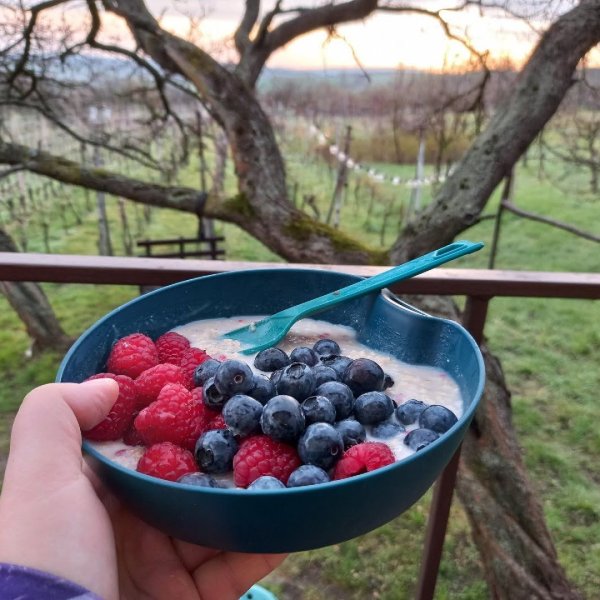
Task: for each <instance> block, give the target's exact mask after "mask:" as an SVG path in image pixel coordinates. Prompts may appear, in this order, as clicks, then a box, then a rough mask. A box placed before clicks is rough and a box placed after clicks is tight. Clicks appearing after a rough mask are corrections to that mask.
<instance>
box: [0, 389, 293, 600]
mask: <svg viewBox="0 0 600 600" xmlns="http://www.w3.org/2000/svg"><path fill="white" fill-rule="evenodd" d="M117 395H118V384H117V383H116V382H115V381H113V380H111V379H97V380H92V381H88V382H85V383H81V384H76V383H61V384H48V385H44V386H41V387H39V388H36V389H35V390H33V391H32V392H30V393H29V394H28V395H27V397H26V398H25V399H24V401H23V404H22V405H21V408H20V409H19V412H18V413H17V416H16V417H15V422H14V425H13V429H12V435H11V446H10V453H9V458H8V463H7V466H6V473H5V477H4V483H3V489H2V495H1V496H0V562H8V563H15V564H20V565H25V566H28V567H33V568H36V569H39V570H41V571H46V572H49V573H53V574H55V575H58V576H60V577H64V578H65V579H68V580H71V581H74V582H76V583H78V584H80V585H81V586H83V587H85V588H87V589H88V590H90V591H92V592H94V593H96V594H98V595H99V596H101V597H102V598H105V599H106V600H113V599H115V600H116V599H119V598H120V599H122V600H134V599H135V600H138V599H146V598H148V599H157V600H162V599H163V598H164V599H167V598H168V599H171V598H179V599H180V600H188V599H189V600H200V599H202V600H211V599H214V600H227V599H231V600H236V599H237V598H239V597H240V596H241V595H242V594H243V593H244V592H245V591H246V590H247V589H248V588H250V587H251V585H252V584H253V583H255V582H256V581H258V580H259V579H261V578H262V577H264V576H265V575H267V574H268V573H269V572H270V571H272V570H273V569H274V568H275V567H276V566H277V565H278V564H279V563H281V561H282V560H283V558H284V556H283V555H258V554H242V553H232V552H221V551H218V550H213V549H209V548H203V547H200V546H195V545H193V544H188V543H186V542H182V541H179V540H175V539H173V538H170V537H168V536H166V535H164V534H162V533H160V532H159V531H157V530H156V529H154V528H152V527H150V526H149V525H147V524H146V523H144V522H143V521H141V520H139V519H137V518H136V517H135V516H133V515H132V514H131V513H129V511H127V510H126V509H125V508H124V507H123V506H121V505H120V504H119V503H118V502H117V501H116V499H115V498H114V497H112V496H111V495H110V494H108V493H107V492H106V490H104V489H103V488H102V486H101V485H100V484H99V483H98V481H97V480H96V478H95V477H94V474H93V473H92V472H91V470H90V469H89V468H88V466H87V465H86V463H85V461H84V460H83V457H82V454H81V430H83V431H85V430H87V429H90V428H92V427H93V426H95V425H96V424H97V423H99V422H100V421H101V420H102V419H103V418H104V417H105V416H106V414H107V413H108V411H109V410H110V407H111V406H112V405H113V404H114V402H115V400H116V398H117Z"/></svg>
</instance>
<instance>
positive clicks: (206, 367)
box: [194, 358, 221, 387]
mask: <svg viewBox="0 0 600 600" xmlns="http://www.w3.org/2000/svg"><path fill="white" fill-rule="evenodd" d="M220 364H221V361H220V360H215V359H214V358H209V359H208V360H205V361H204V362H203V363H200V364H199V365H198V366H197V367H196V369H195V370H194V385H195V386H196V387H201V386H203V385H204V384H205V383H206V382H207V381H208V380H209V379H210V378H211V377H214V376H215V373H216V372H217V367H218V366H219V365H220Z"/></svg>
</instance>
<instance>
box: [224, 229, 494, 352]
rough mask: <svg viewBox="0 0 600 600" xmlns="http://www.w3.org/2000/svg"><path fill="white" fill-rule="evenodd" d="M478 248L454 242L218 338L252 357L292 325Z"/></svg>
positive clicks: (272, 343)
mask: <svg viewBox="0 0 600 600" xmlns="http://www.w3.org/2000/svg"><path fill="white" fill-rule="evenodd" d="M481 248H483V243H482V242H468V241H466V240H460V241H458V242H454V243H452V244H449V245H448V246H444V247H443V248H439V249H438V250H434V251H433V252H429V253H428V254H424V255H423V256H420V257H419V258H415V259H414V260H411V261H409V262H407V263H404V264H403V265H399V266H397V267H394V268H393V269H389V270H388V271H384V272H383V273H380V274H379V275H374V276H373V277H369V278H367V279H364V280H363V281H359V282H358V283H354V284H352V285H349V286H348V287H345V288H341V289H339V290H336V291H335V292H329V293H328V294H325V295H324V296H319V297H318V298H315V299H313V300H308V301H307V302H302V304H297V305H296V306H291V307H290V308H286V309H285V310H282V311H280V312H278V313H275V314H274V315H271V316H270V317H266V318H265V319H262V320H261V321H257V322H256V323H251V324H250V325H246V326H245V327H240V328H239V329H234V330H233V331H228V332H227V333H224V334H223V335H222V336H221V337H223V338H228V339H231V340H237V341H238V342H241V343H242V344H244V345H246V346H247V347H246V348H243V349H242V350H240V352H241V353H242V354H254V353H255V352H259V351H260V350H264V349H265V348H270V347H271V346H275V345H276V344H277V343H278V342H279V341H280V340H281V339H282V338H283V337H284V336H285V334H286V333H287V332H288V331H289V330H290V328H291V327H292V325H293V324H294V323H295V322H296V321H298V320H300V319H304V318H305V317H309V316H311V315H314V314H316V313H319V312H321V311H324V310H327V309H328V308H331V307H332V306H335V305H336V304H340V302H346V301H347V300H352V299H353V298H357V297H358V296H363V295H365V294H369V293H370V292H375V291H377V290H381V289H382V288H384V287H386V286H388V285H390V284H392V283H396V282H398V281H402V280H403V279H410V278H411V277H414V276H415V275H419V274H420V273H424V272H425V271H429V270H430V269H433V268H435V267H437V266H439V265H442V264H444V263H447V262H450V261H451V260H454V259H455V258H459V257H461V256H464V255H465V254H471V253H472V252H477V250H480V249H481Z"/></svg>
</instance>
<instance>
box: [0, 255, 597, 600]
mask: <svg viewBox="0 0 600 600" xmlns="http://www.w3.org/2000/svg"><path fill="white" fill-rule="evenodd" d="M272 267H282V268H316V269H325V270H328V271H338V272H343V273H350V274H355V275H360V276H364V277H369V276H372V275H376V274H377V273H380V272H381V271H384V270H385V269H386V268H389V267H363V266H348V265H307V264H293V265H288V264H279V263H248V262H233V261H213V260H204V261H203V260H196V261H191V260H179V259H160V258H121V257H100V256H72V255H60V254H52V255H49V254H24V253H1V252H0V281H38V282H55V283H92V284H125V285H137V286H145V285H167V284H169V283H174V282H176V281H182V280H184V279H190V278H192V277H199V276H202V275H209V274H213V273H223V272H228V271H239V270H242V269H250V268H252V269H267V268H272ZM390 290H391V291H392V292H394V293H397V294H435V295H453V296H465V297H466V304H465V310H464V312H463V318H462V324H463V325H464V327H465V328H466V329H467V330H468V331H469V332H470V333H471V335H472V336H473V337H474V338H475V340H476V341H477V343H481V341H482V340H483V331H484V328H485V322H486V318H487V310H488V305H489V302H490V300H491V299H492V298H494V297H496V296H513V297H515V296H519V297H530V298H572V299H587V300H598V299H600V274H598V273H559V272H532V271H501V270H478V269H442V268H438V269H435V270H434V271H429V272H428V273H423V274H422V275H419V276H417V277H414V278H412V279H408V280H406V281H403V282H400V283H397V284H394V285H392V286H390ZM459 453H460V450H459V451H458V452H457V453H456V454H455V455H454V457H453V458H452V459H451V461H450V463H449V464H448V466H447V467H446V469H445V470H444V472H443V473H442V475H441V476H440V478H439V479H438V481H437V483H436V485H435V489H434V494H433V499H432V503H431V507H430V512H429V519H428V524H427V534H426V542H425V547H424V551H423V560H422V563H421V572H420V576H419V584H418V588H417V595H416V597H417V598H418V599H419V600H431V599H432V598H433V595H434V591H435V585H436V580H437V574H438V570H439V565H440V561H441V556H442V550H443V545H444V538H445V535H446V528H447V524H448V517H449V514H450V505H451V503H452V496H453V493H454V484H455V481H456V473H457V470H458V463H459Z"/></svg>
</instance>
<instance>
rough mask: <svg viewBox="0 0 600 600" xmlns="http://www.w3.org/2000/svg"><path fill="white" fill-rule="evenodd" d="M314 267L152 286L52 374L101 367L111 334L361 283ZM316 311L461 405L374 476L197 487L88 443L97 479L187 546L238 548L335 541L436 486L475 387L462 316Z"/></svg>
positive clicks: (479, 380)
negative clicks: (455, 390)
mask: <svg viewBox="0 0 600 600" xmlns="http://www.w3.org/2000/svg"><path fill="white" fill-rule="evenodd" d="M358 280H359V278H358V277H354V276H351V275H346V274H341V273H336V272H331V271H326V270H316V269H314V270H313V269H277V268H273V269H258V270H247V271H237V272H231V273H225V274H219V275H210V276H205V277H200V278H197V279H192V280H188V281H184V282H181V283H178V284H174V285H171V286H167V287H164V288H161V289H159V290H156V291H154V292H150V293H148V294H145V295H143V296H140V297H139V298H136V299H135V300H133V301H131V302H129V303H127V304H125V305H123V306H121V307H119V308H117V309H115V310H114V311H112V312H111V313H109V314H108V315H106V316H105V317H103V318H102V319H100V320H99V321H97V322H96V323H95V324H94V325H93V326H92V327H90V328H89V329H88V330H87V331H86V332H85V333H83V334H82V335H81V337H80V338H79V339H78V340H77V341H76V342H75V344H74V345H73V347H72V348H71V349H70V350H69V352H68V354H67V355H66V356H65V358H64V360H63V362H62V364H61V367H60V369H59V372H58V375H57V380H58V381H73V382H80V381H83V380H85V379H86V378H87V377H89V376H90V375H92V374H94V373H97V372H100V371H103V370H104V368H105V363H106V359H107V356H108V353H109V351H110V348H111V347H112V345H113V344H114V342H115V341H116V340H118V339H119V338H121V337H123V336H125V335H128V334H130V333H134V332H138V331H139V332H143V333H146V334H147V335H149V336H150V337H152V338H153V339H156V338H157V337H158V336H159V335H161V334H162V333H164V332H166V331H168V330H170V329H172V328H174V327H177V326H179V325H183V324H186V323H189V322H190V321H194V320H198V319H209V318H217V317H231V316H236V315H268V314H272V313H274V312H277V311H279V310H282V309H284V308H287V307H289V306H292V305H294V304H298V303H300V302H303V301H305V300H308V299H311V298H314V297H317V296H320V295H322V294H325V293H328V292H332V291H334V290H336V289H338V288H341V287H343V286H346V285H350V284H352V283H354V282H356V281H358ZM315 318H318V319H322V320H325V321H329V322H331V323H334V324H341V325H347V326H350V327H353V328H354V329H355V330H356V332H357V339H358V341H359V342H361V343H363V344H365V345H367V346H370V347H372V348H374V349H376V350H380V351H383V352H387V353H390V354H392V355H393V356H395V357H396V358H398V359H400V360H402V361H405V362H408V363H411V364H417V365H425V366H431V367H437V368H440V369H443V370H444V371H446V372H447V373H449V374H450V375H451V376H452V377H453V378H454V380H455V381H456V382H457V384H458V386H459V388H460V391H461V395H462V398H463V401H464V413H463V415H462V416H461V417H460V419H459V421H458V423H456V424H455V425H454V426H453V427H452V428H451V429H450V430H449V431H448V432H447V433H446V434H444V435H443V436H441V437H440V438H439V439H438V440H436V441H435V442H433V443H432V444H430V445H429V446H428V447H427V448H425V449H423V450H421V451H419V452H417V453H415V454H414V455H412V456H409V457H408V458H406V459H404V460H401V461H398V462H396V463H395V464H393V465H390V466H388V467H384V468H382V469H379V470H377V471H373V472H371V473H366V474H364V475H359V476H356V477H352V478H349V479H345V480H341V481H335V482H331V483H327V484H320V485H314V486H307V487H301V488H293V489H286V490H274V491H253V492H249V491H247V490H235V489H213V488H198V487H192V486H187V485H181V484H177V483H171V482H168V481H163V480H160V479H156V478H153V477H149V476H146V475H143V474H141V473H137V472H135V471H132V470H129V469H126V468H124V467H121V466H119V465H117V464H116V463H114V462H112V461H110V460H108V459H106V458H105V457H103V456H102V455H101V454H100V453H99V452H97V451H96V450H94V449H93V448H92V447H91V446H90V445H89V444H88V443H86V442H84V450H85V451H86V452H87V453H88V454H89V456H90V457H91V459H92V461H93V462H94V464H95V467H96V468H97V471H98V473H99V475H100V477H101V478H102V479H103V481H104V482H105V484H106V485H107V486H108V487H110V488H111V490H112V491H113V492H114V493H115V494H116V495H117V496H118V497H119V498H120V499H121V500H122V501H123V502H124V503H125V504H127V505H128V506H129V507H130V508H131V509H132V510H133V511H134V512H135V513H136V514H137V515H139V516H140V517H141V518H143V519H144V520H146V521H147V522H148V523H150V524H152V525H153V526H155V527H157V528H158V529H160V530H162V531H164V532H165V533H167V534H169V535H172V536H173V537H176V538H179V539H183V540H186V541H189V542H192V543H196V544H200V545H203V546H209V547H214V548H219V549H223V550H233V551H241V552H292V551H300V550H307V549H312V548H318V547H322V546H326V545H330V544H334V543H339V542H342V541H345V540H348V539H350V538H353V537H355V536H358V535H362V534H364V533H366V532H368V531H370V530H372V529H375V528H377V527H379V526H380V525H382V524H384V523H386V522H388V521H390V520H391V519H393V518H394V517H396V516H398V515H399V514H401V513H402V512H404V511H405V510H407V509H408V508H409V507H410V506H411V505H412V504H414V503H415V502H416V501H417V500H418V499H419V498H420V497H421V496H422V495H423V494H424V493H425V492H426V491H427V489H428V488H429V487H430V486H431V485H432V483H433V482H434V481H435V480H436V478H437V477H438V476H439V475H440V473H441V471H442V470H443V468H444V466H445V465H446V464H447V463H448V461H449V460H450V458H451V457H452V455H453V453H454V452H455V450H456V449H457V448H458V446H459V444H460V442H461V440H462V438H463V437H464V435H465V432H466V429H467V427H468V424H469V422H470V421H471V419H472V417H473V414H474V412H475V409H476V407H477V404H478V402H479V399H480V396H481V393H482V390H483V384H484V367H483V361H482V357H481V353H480V351H479V348H478V347H477V344H476V343H475V342H474V340H473V339H472V338H471V336H470V335H469V334H468V333H467V332H466V331H465V330H464V329H463V328H462V327H461V326H460V325H458V324H456V323H454V322H452V321H447V320H444V319H440V318H435V317H431V316H427V315H423V314H419V313H418V312H416V311H414V310H412V309H411V308H410V307H403V306H401V305H398V304H397V303H395V302H392V301H390V299H389V298H388V297H386V295H385V294H383V293H374V294H371V295H368V296H364V297H362V298H358V299H355V300H352V301H350V302H347V303H345V304H342V305H339V306H337V307H335V308H333V309H330V310H328V311H327V312H324V313H321V314H319V315H318V316H315Z"/></svg>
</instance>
